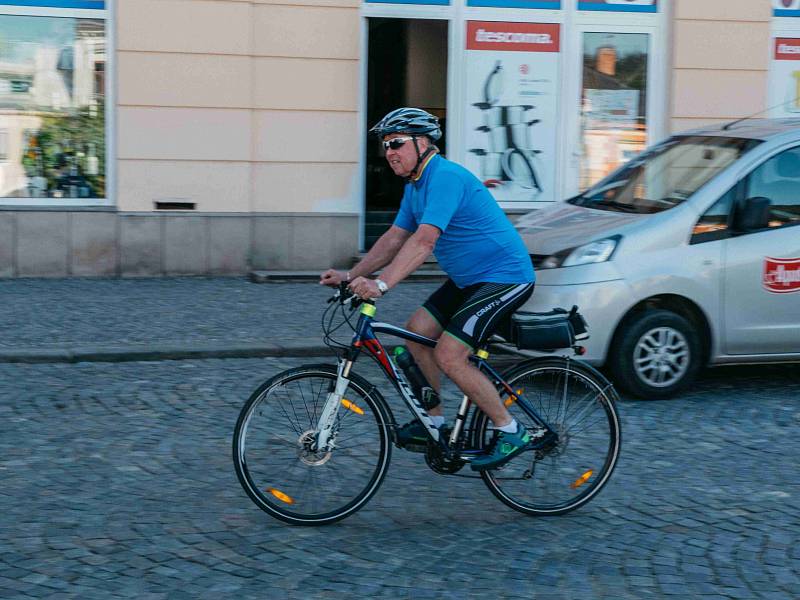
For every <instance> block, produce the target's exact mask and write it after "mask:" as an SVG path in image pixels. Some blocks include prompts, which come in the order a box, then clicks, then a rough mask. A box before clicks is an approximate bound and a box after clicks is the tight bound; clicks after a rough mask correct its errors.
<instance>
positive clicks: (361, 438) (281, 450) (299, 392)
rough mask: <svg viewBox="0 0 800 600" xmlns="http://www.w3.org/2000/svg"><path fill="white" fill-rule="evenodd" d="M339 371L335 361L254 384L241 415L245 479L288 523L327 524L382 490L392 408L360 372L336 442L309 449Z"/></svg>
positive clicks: (238, 444) (238, 462) (240, 464)
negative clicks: (321, 449)
mask: <svg viewBox="0 0 800 600" xmlns="http://www.w3.org/2000/svg"><path fill="white" fill-rule="evenodd" d="M336 375H337V371H336V367H333V366H330V365H308V366H303V367H299V368H296V369H291V370H289V371H285V372H283V373H280V374H278V375H276V376H275V377H273V378H272V379H270V380H269V381H267V382H266V383H264V384H262V385H261V386H260V387H259V388H258V389H257V390H256V391H255V392H253V394H252V396H250V399H249V400H248V401H247V403H246V404H245V405H244V407H243V408H242V411H241V413H240V415H239V420H238V421H237V423H236V429H235V432H234V436H233V462H234V465H235V467H236V475H237V476H238V478H239V482H240V483H241V484H242V487H243V488H244V490H245V491H246V492H247V495H248V496H250V498H251V499H252V500H253V502H255V503H256V505H257V506H258V507H259V508H261V509H262V510H264V511H266V512H267V513H269V514H270V515H272V516H273V517H276V518H278V519H281V520H283V521H286V522H287V523H292V524H296V525H322V524H326V523H333V522H334V521H338V520H339V519H343V518H345V517H347V516H349V515H351V514H353V513H354V512H356V511H357V510H358V509H359V508H361V507H362V506H364V504H366V502H367V501H368V500H369V499H370V498H371V497H372V495H373V494H374V493H375V492H376V491H377V490H378V487H379V486H380V484H381V482H382V481H383V477H384V475H385V474H386V470H387V468H388V466H389V459H390V457H391V444H390V441H391V440H390V435H391V434H390V433H389V426H388V414H389V413H388V408H387V407H386V404H385V401H384V400H383V398H382V397H381V396H380V394H379V393H378V391H377V390H375V389H374V388H373V387H372V386H371V385H369V384H368V383H367V382H366V381H365V380H364V379H362V378H361V377H358V376H357V375H355V374H354V373H351V375H350V384H349V386H348V388H347V390H346V392H345V396H344V399H342V401H341V405H340V406H339V412H338V414H337V417H336V424H335V425H334V430H333V435H334V436H335V437H334V448H333V450H331V451H329V452H323V453H321V452H315V451H313V450H312V449H311V443H312V442H313V440H314V432H315V430H316V427H317V421H318V419H319V417H320V415H321V413H322V409H323V407H324V405H325V401H326V399H327V397H328V394H329V393H330V392H332V391H333V389H334V386H335V384H336Z"/></svg>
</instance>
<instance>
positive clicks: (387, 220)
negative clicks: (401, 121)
mask: <svg viewBox="0 0 800 600" xmlns="http://www.w3.org/2000/svg"><path fill="white" fill-rule="evenodd" d="M368 22H369V33H368V35H369V38H368V39H369V49H368V52H369V54H368V65H367V129H369V128H370V127H372V126H373V125H374V124H375V123H377V122H378V121H379V120H380V119H381V117H383V115H385V114H386V113H388V112H389V111H390V110H393V109H395V108H399V107H401V106H416V107H418V108H423V109H425V110H427V111H428V112H430V113H432V114H434V115H436V116H437V117H439V120H440V123H441V124H442V131H443V133H445V134H446V125H447V118H446V117H447V114H446V107H447V21H437V20H422V19H383V18H380V19H378V18H376V19H369V20H368ZM445 137H446V135H443V136H442V139H441V140H439V141H438V142H437V144H436V145H437V146H438V147H439V149H440V150H441V151H442V153H444V152H445V144H444V142H445ZM366 148H367V151H366V157H365V158H366V194H367V197H366V215H365V231H364V246H365V248H364V249H365V250H368V249H369V248H370V247H372V244H374V243H375V240H377V239H378V238H379V237H380V236H381V235H382V234H383V232H384V231H386V230H387V229H388V228H389V226H390V225H391V224H392V222H393V221H394V217H395V215H396V214H397V209H398V208H399V207H400V199H401V198H402V196H403V185H404V182H403V180H402V179H400V178H398V177H397V176H396V175H395V174H394V173H392V170H391V169H390V168H389V166H388V165H387V164H386V159H385V158H384V157H383V151H382V149H381V148H380V145H379V144H378V142H377V141H376V140H375V139H374V138H372V137H370V139H369V140H368V142H367V146H366Z"/></svg>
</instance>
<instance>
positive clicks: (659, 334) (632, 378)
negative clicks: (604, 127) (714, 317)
mask: <svg viewBox="0 0 800 600" xmlns="http://www.w3.org/2000/svg"><path fill="white" fill-rule="evenodd" d="M700 361H701V346H700V337H699V336H698V334H697V332H696V331H695V328H694V327H693V326H692V324H691V323H690V322H689V321H688V320H686V319H685V318H683V317H682V316H680V315H678V314H676V313H674V312H671V311H668V310H648V311H645V312H643V313H641V314H639V315H637V316H635V317H634V318H633V319H632V320H631V321H629V322H627V323H625V324H624V325H623V329H622V330H621V331H620V332H618V334H617V336H616V338H615V340H614V342H613V347H612V348H611V352H610V353H609V367H610V368H611V372H612V374H613V375H614V379H615V380H616V382H617V383H618V384H619V385H620V387H622V388H623V389H625V390H626V391H628V392H629V393H631V394H633V395H634V396H638V397H640V398H644V399H646V400H654V399H658V398H669V397H671V396H674V395H675V394H677V393H678V392H679V391H681V390H682V389H684V388H685V387H686V386H688V385H689V384H690V383H691V382H692V381H693V380H694V378H695V376H696V375H697V372H698V371H699V370H700Z"/></svg>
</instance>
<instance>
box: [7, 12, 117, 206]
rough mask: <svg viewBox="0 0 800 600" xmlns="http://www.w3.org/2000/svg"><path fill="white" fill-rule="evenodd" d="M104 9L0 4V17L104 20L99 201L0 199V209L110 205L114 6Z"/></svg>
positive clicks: (113, 173)
mask: <svg viewBox="0 0 800 600" xmlns="http://www.w3.org/2000/svg"><path fill="white" fill-rule="evenodd" d="M104 6H105V8H104V9H89V8H57V7H50V6H15V5H5V4H1V3H0V16H23V17H61V18H72V19H97V20H102V21H105V43H106V62H105V71H106V72H105V136H104V139H105V152H106V172H105V176H106V186H105V197H103V198H13V197H9V198H5V197H0V210H14V209H17V208H26V207H33V208H36V207H45V208H49V209H58V208H63V209H65V210H69V209H70V208H75V207H92V206H108V207H110V206H114V205H115V202H114V200H113V198H114V197H115V196H116V193H115V192H116V180H117V170H116V147H115V145H114V143H113V142H114V140H115V139H116V113H115V107H116V87H117V86H116V81H117V79H116V78H117V70H116V31H115V28H114V23H115V22H116V20H115V16H116V3H115V2H114V1H113V0H105V5H104Z"/></svg>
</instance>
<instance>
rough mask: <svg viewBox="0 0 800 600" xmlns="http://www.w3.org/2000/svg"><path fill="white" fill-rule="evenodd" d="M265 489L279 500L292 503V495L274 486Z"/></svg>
mask: <svg viewBox="0 0 800 600" xmlns="http://www.w3.org/2000/svg"><path fill="white" fill-rule="evenodd" d="M267 491H268V492H269V493H270V494H272V495H273V496H275V497H276V498H277V499H278V500H280V501H281V502H286V504H294V500H292V497H291V496H290V495H288V494H284V493H283V492H282V491H280V490H276V489H275V488H267Z"/></svg>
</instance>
